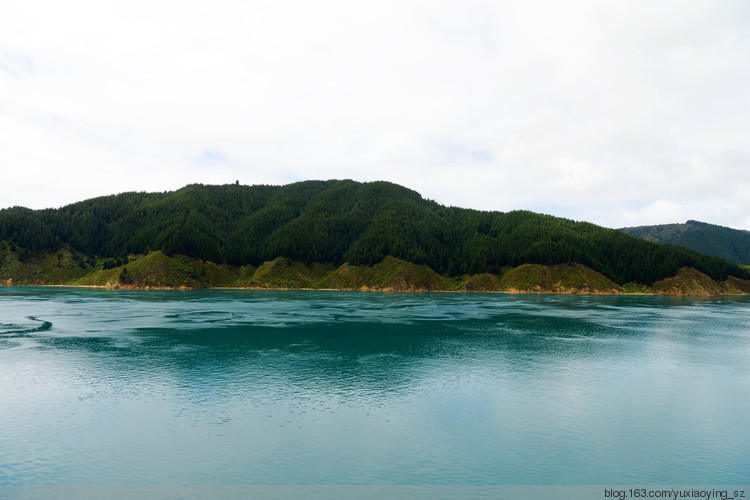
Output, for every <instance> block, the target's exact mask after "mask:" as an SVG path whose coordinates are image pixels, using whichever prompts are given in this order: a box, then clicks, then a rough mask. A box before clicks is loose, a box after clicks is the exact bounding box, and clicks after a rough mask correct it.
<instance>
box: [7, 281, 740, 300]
mask: <svg viewBox="0 0 750 500" xmlns="http://www.w3.org/2000/svg"><path fill="white" fill-rule="evenodd" d="M23 287H43V288H87V289H96V290H112V291H175V292H199V291H203V290H248V291H259V290H261V291H262V290H267V291H269V292H279V291H284V292H294V291H320V292H362V293H399V294H421V293H456V294H481V293H485V294H503V295H582V296H583V295H585V296H603V295H606V296H618V295H624V296H664V297H694V298H695V297H702V298H711V297H744V296H748V295H750V294H748V293H719V294H708V293H703V294H687V293H657V292H653V291H650V292H578V291H570V292H555V291H546V290H541V291H529V290H516V289H510V290H445V289H435V290H427V289H413V290H397V289H389V288H365V287H363V288H290V287H231V286H217V287H201V288H194V287H185V286H179V287H166V286H133V285H126V286H118V285H115V286H110V285H77V284H27V283H25V284H2V285H0V288H23Z"/></svg>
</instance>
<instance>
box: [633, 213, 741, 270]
mask: <svg viewBox="0 0 750 500" xmlns="http://www.w3.org/2000/svg"><path fill="white" fill-rule="evenodd" d="M621 231H624V232H626V233H628V234H630V235H633V236H636V237H638V238H643V239H645V240H648V241H654V242H657V243H667V244H670V245H678V246H681V247H686V248H692V249H693V250H697V251H699V252H702V253H705V254H708V255H714V256H716V257H722V258H724V259H727V260H729V261H731V262H734V263H735V264H750V231H743V230H740V229H731V228H728V227H723V226H716V225H714V224H708V223H705V222H698V221H694V220H689V221H687V222H686V223H685V224H663V225H659V226H638V227H625V228H622V229H621Z"/></svg>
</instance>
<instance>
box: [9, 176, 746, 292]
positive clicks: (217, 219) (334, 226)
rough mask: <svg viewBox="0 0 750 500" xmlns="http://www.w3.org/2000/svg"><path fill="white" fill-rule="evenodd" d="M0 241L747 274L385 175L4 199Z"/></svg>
mask: <svg viewBox="0 0 750 500" xmlns="http://www.w3.org/2000/svg"><path fill="white" fill-rule="evenodd" d="M0 242H2V244H3V245H5V246H6V248H7V249H8V250H9V251H11V252H17V253H18V257H19V259H20V260H21V261H25V260H28V259H30V258H32V257H39V256H42V255H45V254H52V253H55V252H58V251H60V250H62V249H67V250H68V251H70V252H71V255H74V256H76V258H77V259H78V261H77V262H78V264H79V265H81V266H83V267H89V268H91V267H92V266H96V265H101V262H102V260H104V259H123V258H125V257H127V256H129V255H147V254H148V253H149V252H151V251H157V250H158V251H161V252H163V253H164V254H165V255H167V256H172V255H184V256H187V257H189V258H191V259H199V260H202V261H211V262H215V263H217V264H228V265H232V266H253V267H258V266H260V265H262V264H263V263H264V262H267V261H273V260H274V259H276V258H277V257H283V258H286V259H289V260H291V261H293V262H300V263H303V264H304V265H306V266H311V265H312V264H315V263H317V264H330V265H332V266H334V267H338V266H341V265H342V264H344V263H349V264H351V265H356V266H374V265H376V264H378V263H380V262H383V260H384V259H385V258H386V257H388V256H391V257H395V258H398V259H400V260H403V261H405V262H410V263H413V264H416V265H426V266H428V267H429V268H430V269H432V270H433V271H434V272H436V273H437V274H439V275H441V276H450V277H458V276H462V275H476V274H481V273H489V274H494V275H501V274H502V272H503V270H504V269H507V268H516V267H518V266H520V265H522V264H539V265H545V266H553V265H559V264H580V265H582V266H585V267H587V268H590V269H592V270H593V271H595V272H597V273H599V274H601V275H603V276H605V277H606V278H608V279H609V280H611V281H613V282H614V283H617V284H619V285H624V284H626V283H629V282H636V283H642V284H646V285H651V284H653V283H655V282H657V281H659V280H662V279H665V278H669V277H672V276H675V275H676V273H677V271H678V270H679V269H681V268H685V267H689V268H695V269H696V270H698V271H700V272H702V273H704V274H706V275H708V276H710V277H711V278H712V279H714V280H716V281H724V280H726V279H727V278H728V277H729V276H735V277H737V278H740V279H748V278H749V277H750V274H748V271H747V270H746V269H742V268H740V267H739V266H736V265H734V264H732V263H730V262H728V261H726V260H723V259H720V258H716V257H711V256H707V255H704V254H701V253H699V252H696V251H694V250H687V249H684V248H679V247H674V246H665V245H659V244H656V243H652V242H647V241H644V240H641V239H638V238H635V237H633V236H630V235H627V234H625V233H624V232H622V231H618V230H614V229H607V228H602V227H599V226H596V225H594V224H590V223H587V222H576V221H571V220H568V219H563V218H558V217H553V216H550V215H541V214H536V213H533V212H528V211H512V212H507V213H503V212H487V211H479V210H473V209H465V208H457V207H446V206H443V205H440V204H438V203H436V202H434V201H431V200H426V199H424V198H423V197H422V196H421V195H420V194H419V193H417V192H416V191H413V190H411V189H408V188H405V187H403V186H399V185H397V184H393V183H390V182H385V181H378V182H367V183H360V182H356V181H352V180H325V181H320V180H318V181H301V182H297V183H293V184H288V185H284V186H268V185H256V186H243V185H238V184H227V185H221V186H216V185H203V184H191V185H188V186H185V187H183V188H180V189H178V190H176V191H167V192H161V193H144V192H130V193H121V194H118V195H109V196H102V197H97V198H92V199H89V200H84V201H81V202H77V203H73V204H70V205H66V206H64V207H61V208H59V209H45V210H28V209H18V208H11V209H5V210H0Z"/></svg>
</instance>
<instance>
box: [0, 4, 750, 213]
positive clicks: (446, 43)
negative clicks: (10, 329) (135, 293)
mask: <svg viewBox="0 0 750 500" xmlns="http://www.w3.org/2000/svg"><path fill="white" fill-rule="evenodd" d="M6 4H7V5H4V8H3V11H4V12H3V16H2V17H0V88H2V92H0V137H2V147H0V164H1V165H2V166H3V167H2V168H3V177H4V182H3V183H2V184H0V205H2V206H10V205H15V204H22V205H27V206H31V207H34V208H39V207H44V206H58V205H61V204H63V203H68V202H72V201H76V200H79V199H82V198H85V197H90V196H96V195H103V194H109V193H112V192H120V191H124V190H164V189H175V188H177V187H179V186H181V185H184V184H187V183H191V182H207V183H226V182H234V180H235V179H239V180H240V182H243V183H247V184H253V183H285V182H290V181H294V180H300V179H310V178H344V177H346V178H354V179H358V180H374V179H385V180H390V181H393V182H398V183H401V184H404V185H407V186H408V187H410V188H413V189H416V190H417V191H420V192H421V193H423V195H424V196H426V197H429V198H433V199H436V200H437V201H439V202H442V203H446V204H453V205H459V206H467V207H474V208H481V209H497V210H511V209H515V208H524V209H532V210H539V211H545V212H547V213H553V214H556V215H561V216H567V217H572V218H576V219H585V220H591V221H593V222H597V223H600V224H604V225H609V226H613V227H617V226H624V225H633V224H646V223H666V222H678V220H672V219H669V217H677V216H680V217H683V218H692V219H699V220H706V221H708V222H714V223H719V224H723V225H727V226H732V227H746V228H750V221H749V220H748V219H749V217H748V213H750V211H749V209H750V206H748V202H747V201H745V200H746V199H747V197H746V198H744V199H742V196H743V194H745V193H744V191H742V190H740V189H737V183H738V180H740V179H742V178H743V176H744V175H746V173H745V171H746V170H747V166H748V158H750V150H749V149H748V147H747V137H749V136H750V122H748V120H747V116H749V115H750V29H749V28H750V26H748V25H749V24H750V15H749V14H750V7H748V6H747V4H746V2H743V1H741V0H722V1H717V2H699V1H697V0H688V1H679V2H678V1H676V0H667V1H664V2H656V3H655V2H648V1H645V0H635V1H631V2H614V1H612V2H610V1H605V2H602V1H599V0H596V1H594V0H574V1H572V2H553V1H551V0H534V1H529V0H524V1H521V0H518V1H507V2H494V1H469V2H463V1H453V0H451V1H448V0H438V1H432V2H424V1H417V0H414V1H398V2H396V1H379V2H344V1H322V2H299V1H290V2H271V1H252V2H238V1H231V0H227V1H217V2H211V3H205V2H201V3H199V2H173V1H158V0H155V1H148V2H145V1H133V2H128V3H124V4H111V3H107V2H93V1H91V2H87V1H80V0H72V1H71V2H63V3H61V2H51V1H41V2H34V1H30V0H27V1H23V2H20V1H11V2H6ZM675 207H680V208H679V210H676V209H675ZM688 212H689V213H688ZM639 217H641V218H642V220H638V219H639Z"/></svg>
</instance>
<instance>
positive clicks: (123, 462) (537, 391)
mask: <svg viewBox="0 0 750 500" xmlns="http://www.w3.org/2000/svg"><path fill="white" fill-rule="evenodd" d="M749 395H750V300H748V298H746V297H734V298H715V299H714V298H711V299H697V298H680V297H654V296H528V295H526V296H516V295H500V294H450V293H430V294H385V293H382V294H381V293H358V292H332V291H309V292H308V291H288V292H284V291H246V290H208V291H190V292H180V291H108V290H93V289H72V288H33V287H30V288H0V423H1V424H0V484H5V485H14V484H15V485H23V484H71V485H76V484H136V485H152V484H179V485H190V484H196V485H211V484H221V485H228V484H239V485H242V484H266V485H273V484H299V485H306V484H363V485H371V484H381V485H382V484H396V485H398V484H436V485H455V484H459V485H460V484H466V485H481V484H550V485H551V484H555V485H560V484H569V485H575V484H745V483H747V480H748V471H750V425H748V421H749V419H748V415H749V414H750V413H749V411H750V398H749V397H748V396H749Z"/></svg>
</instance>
